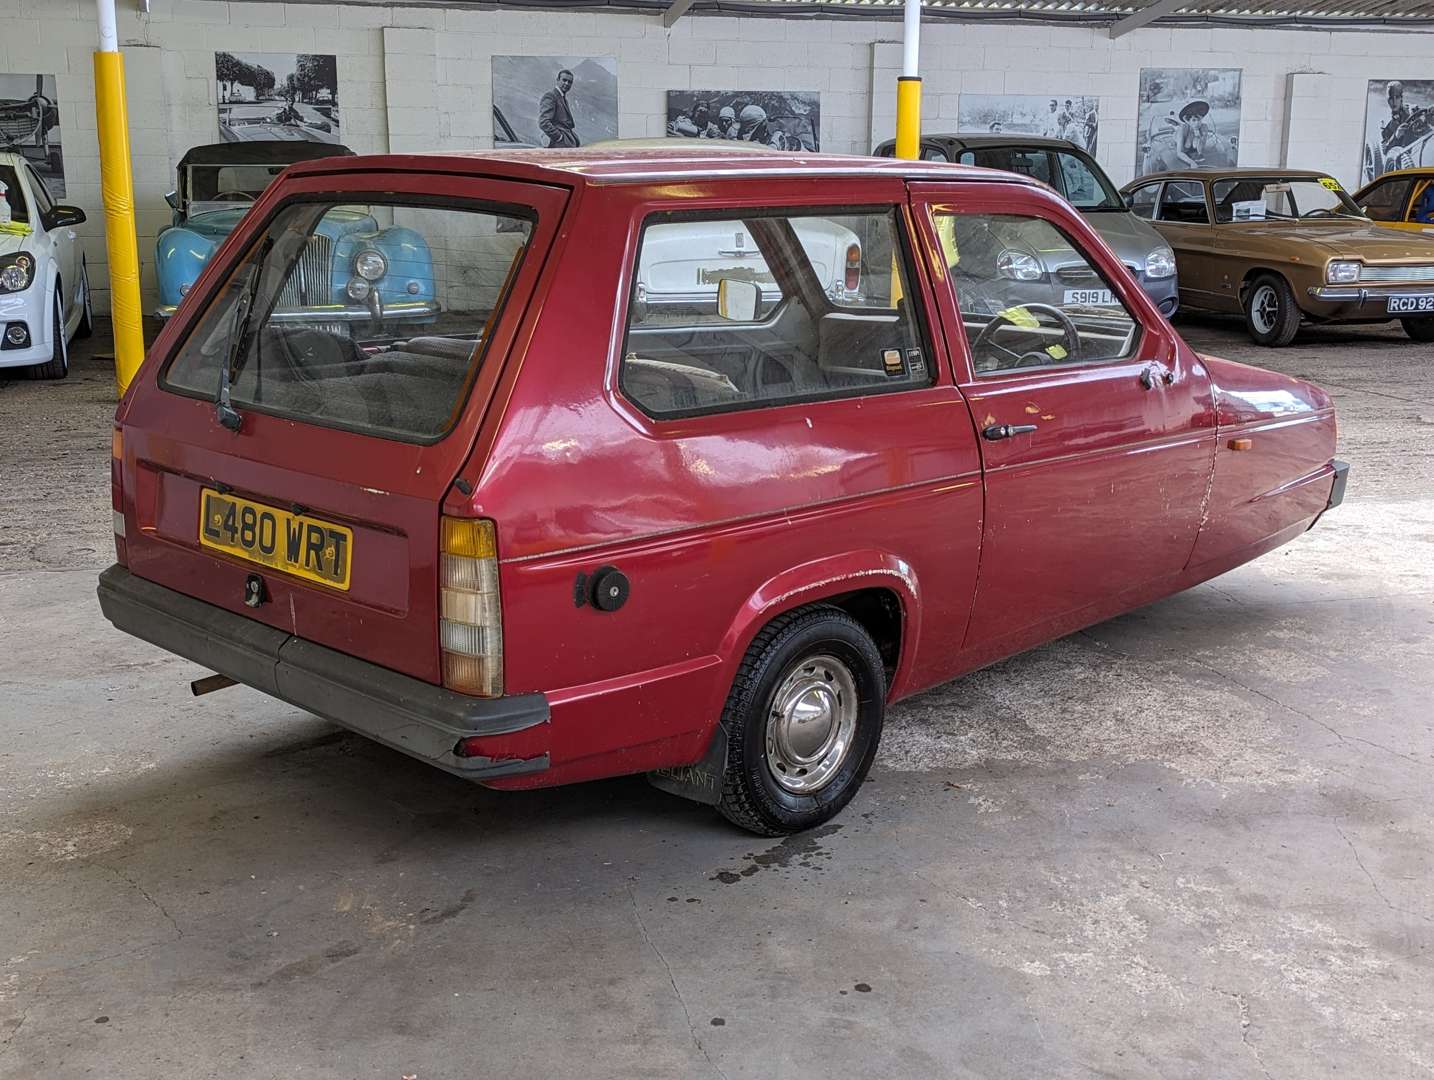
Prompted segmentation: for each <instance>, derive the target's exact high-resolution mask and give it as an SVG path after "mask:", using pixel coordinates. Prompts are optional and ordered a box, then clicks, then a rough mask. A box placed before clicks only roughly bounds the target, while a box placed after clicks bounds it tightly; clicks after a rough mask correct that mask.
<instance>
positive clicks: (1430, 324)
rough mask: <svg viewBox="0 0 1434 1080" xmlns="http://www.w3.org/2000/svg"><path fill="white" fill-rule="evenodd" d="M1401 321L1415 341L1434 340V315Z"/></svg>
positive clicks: (1405, 330)
mask: <svg viewBox="0 0 1434 1080" xmlns="http://www.w3.org/2000/svg"><path fill="white" fill-rule="evenodd" d="M1399 321H1400V323H1401V324H1402V325H1403V326H1404V332H1405V333H1406V334H1408V335H1409V336H1410V337H1412V338H1413V339H1414V340H1415V341H1434V315H1422V316H1420V317H1418V318H1414V319H1400V320H1399Z"/></svg>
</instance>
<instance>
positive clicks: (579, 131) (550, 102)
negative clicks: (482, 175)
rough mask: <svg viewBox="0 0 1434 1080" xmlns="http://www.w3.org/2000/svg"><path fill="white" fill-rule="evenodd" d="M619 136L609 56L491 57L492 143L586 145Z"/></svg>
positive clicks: (614, 76)
mask: <svg viewBox="0 0 1434 1080" xmlns="http://www.w3.org/2000/svg"><path fill="white" fill-rule="evenodd" d="M615 138H617V61H616V60H615V59H613V58H612V57H611V56H495V57H493V145H494V146H498V147H508V148H521V147H557V148H562V147H572V146H586V145H588V144H589V143H594V142H597V141H598V140H599V139H615Z"/></svg>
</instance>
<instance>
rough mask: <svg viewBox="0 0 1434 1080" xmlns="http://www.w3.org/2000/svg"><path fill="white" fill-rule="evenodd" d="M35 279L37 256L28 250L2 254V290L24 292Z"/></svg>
mask: <svg viewBox="0 0 1434 1080" xmlns="http://www.w3.org/2000/svg"><path fill="white" fill-rule="evenodd" d="M34 280H35V257H34V256H33V255H31V254H29V253H28V252H24V251H21V252H17V253H16V254H14V255H0V292H7V293H11V292H22V291H23V290H25V289H28V288H29V287H30V283H31V282H33V281H34Z"/></svg>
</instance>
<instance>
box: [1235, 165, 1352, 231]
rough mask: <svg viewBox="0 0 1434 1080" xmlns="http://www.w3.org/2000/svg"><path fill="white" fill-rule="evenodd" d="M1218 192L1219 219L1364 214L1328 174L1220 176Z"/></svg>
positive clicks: (1296, 218)
mask: <svg viewBox="0 0 1434 1080" xmlns="http://www.w3.org/2000/svg"><path fill="white" fill-rule="evenodd" d="M1214 194H1215V220H1216V221H1217V222H1228V221H1297V220H1301V219H1304V220H1318V219H1320V218H1359V219H1363V217H1364V215H1363V214H1362V213H1360V210H1359V207H1357V206H1355V205H1354V203H1353V202H1351V201H1350V198H1349V196H1348V195H1346V194H1345V193H1344V189H1343V188H1341V187H1340V186H1339V182H1338V181H1337V180H1333V179H1331V178H1330V177H1327V176H1322V177H1320V178H1319V179H1313V178H1310V177H1301V178H1298V179H1290V178H1284V179H1281V178H1278V177H1252V178H1249V179H1243V178H1242V179H1239V180H1220V181H1217V182H1216V183H1215V187H1214Z"/></svg>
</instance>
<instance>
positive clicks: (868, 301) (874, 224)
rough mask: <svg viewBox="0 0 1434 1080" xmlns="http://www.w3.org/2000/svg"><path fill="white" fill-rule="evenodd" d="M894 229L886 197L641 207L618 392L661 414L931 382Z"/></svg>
mask: <svg viewBox="0 0 1434 1080" xmlns="http://www.w3.org/2000/svg"><path fill="white" fill-rule="evenodd" d="M899 230H900V219H899V217H898V216H897V212H896V211H895V210H894V209H886V208H883V209H880V210H873V211H866V212H853V211H847V210H840V211H831V212H828V213H821V212H802V213H791V214H783V213H770V212H758V213H754V214H753V215H752V216H749V217H744V218H711V217H694V216H688V215H665V214H664V215H657V216H655V217H653V218H650V219H649V220H648V222H647V224H646V226H645V227H644V229H643V231H642V240H641V242H640V245H639V248H638V255H637V274H636V281H635V282H634V285H633V293H632V300H631V303H630V306H629V309H628V323H627V334H626V337H625V340H624V343H623V358H622V364H621V367H620V369H619V382H620V385H621V386H622V390H623V393H624V394H626V395H627V397H628V398H630V399H631V400H632V401H633V402H634V403H635V404H637V406H638V407H639V408H641V409H642V410H643V411H644V412H646V413H648V414H649V415H651V416H654V417H658V418H663V417H674V416H692V415H697V414H702V413H710V412H724V411H729V410H732V409H743V408H753V407H758V406H764V405H776V404H780V403H783V402H788V401H811V400H821V399H824V398H832V397H846V396H851V395H855V394H872V393H882V392H885V391H889V390H904V389H910V388H912V387H916V386H926V385H928V384H929V383H930V382H931V381H932V378H933V376H934V369H933V367H932V364H931V362H930V360H929V359H928V356H927V352H926V348H925V345H924V344H923V341H924V339H923V337H922V334H921V331H920V328H919V326H918V325H917V321H916V315H915V312H914V310H913V309H914V304H913V303H912V302H911V301H910V300H909V299H908V297H909V291H908V287H907V281H908V280H909V277H908V270H907V258H906V255H905V253H904V251H903V249H902V245H901V242H900V232H899ZM739 241H740V242H739Z"/></svg>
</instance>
